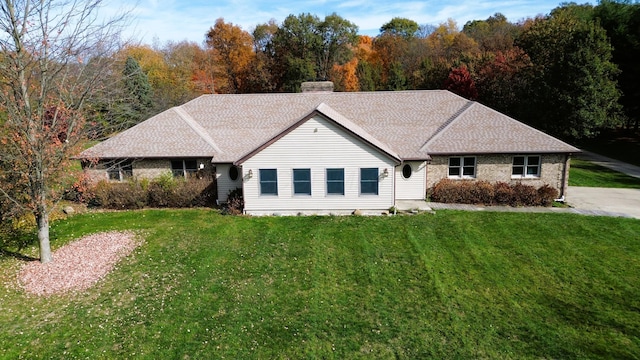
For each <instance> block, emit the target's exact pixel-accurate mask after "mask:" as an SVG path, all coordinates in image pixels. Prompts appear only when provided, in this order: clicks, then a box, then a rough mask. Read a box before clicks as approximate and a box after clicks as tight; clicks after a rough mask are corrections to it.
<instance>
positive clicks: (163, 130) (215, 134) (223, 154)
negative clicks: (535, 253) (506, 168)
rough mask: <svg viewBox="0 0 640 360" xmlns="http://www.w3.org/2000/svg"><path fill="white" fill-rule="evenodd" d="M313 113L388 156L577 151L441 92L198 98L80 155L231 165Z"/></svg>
mask: <svg viewBox="0 0 640 360" xmlns="http://www.w3.org/2000/svg"><path fill="white" fill-rule="evenodd" d="M312 114H319V115H320V116H324V117H325V118H327V119H329V120H331V121H334V122H336V123H338V124H339V125H340V126H342V127H343V128H345V129H346V130H347V131H350V132H351V133H352V134H354V135H356V136H358V137H360V138H361V139H362V140H364V141H366V142H368V143H369V144H371V145H372V146H374V147H377V148H378V149H380V150H381V151H383V152H385V153H387V154H388V155H390V156H392V157H394V158H398V159H401V160H426V159H429V158H430V155H438V154H483V153H572V152H578V151H579V150H578V149H577V148H575V147H573V146H571V145H568V144H566V143H564V142H562V141H560V140H558V139H555V138H553V137H551V136H549V135H547V134H544V133H542V132H540V131H538V130H536V129H533V128H531V127H529V126H527V125H524V124H522V123H520V122H518V121H516V120H514V119H512V118H510V117H508V116H506V115H504V114H502V113H499V112H497V111H495V110H493V109H491V108H488V107H486V106H484V105H482V104H479V103H476V102H472V101H468V100H466V99H464V98H462V97H459V96H457V95H455V94H453V93H451V92H448V91H445V90H423V91H394V92H357V93H336V92H333V93H332V92H318V93H296V94H291V93H279V94H241V95H203V96H200V97H198V98H196V99H194V100H192V101H190V102H188V103H186V104H184V105H182V106H178V107H175V108H172V109H169V110H166V111H164V112H162V113H160V114H158V115H156V116H154V117H152V118H150V119H148V120H146V121H144V122H142V123H140V124H138V125H136V126H134V127H132V128H130V129H128V130H126V131H124V132H122V133H120V134H118V135H116V136H114V137H112V138H110V139H108V140H106V141H104V142H101V143H99V144H97V145H95V146H94V147H92V148H89V149H87V150H85V151H84V152H83V153H82V154H81V155H80V157H84V158H165V157H212V158H213V162H216V163H233V162H238V161H239V160H240V159H243V158H245V157H246V156H248V155H250V154H251V153H252V152H255V151H256V150H257V149H259V148H261V147H263V146H265V144H268V143H269V142H270V141H273V139H277V138H278V137H279V136H280V135H282V134H283V133H284V132H286V131H289V129H291V128H292V127H294V126H295V125H296V124H298V123H300V122H301V121H302V122H304V121H306V119H308V118H309V116H310V115H312Z"/></svg>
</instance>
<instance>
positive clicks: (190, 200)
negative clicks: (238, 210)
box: [82, 174, 216, 210]
mask: <svg viewBox="0 0 640 360" xmlns="http://www.w3.org/2000/svg"><path fill="white" fill-rule="evenodd" d="M215 198H216V190H215V185H214V183H213V182H212V181H211V180H210V179H208V180H207V179H189V180H183V179H175V178H173V177H172V176H171V174H169V175H167V176H161V177H159V178H157V179H153V180H148V179H142V180H129V181H127V182H122V183H112V182H108V181H100V182H98V183H97V184H96V185H94V186H93V187H91V188H88V189H87V190H86V192H84V193H83V196H82V199H85V202H86V203H87V204H88V205H90V206H94V207H101V208H105V209H117V210H132V209H142V208H147V207H151V208H188V207H197V206H213V205H214V204H215Z"/></svg>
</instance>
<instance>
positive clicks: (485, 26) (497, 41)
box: [462, 13, 520, 52]
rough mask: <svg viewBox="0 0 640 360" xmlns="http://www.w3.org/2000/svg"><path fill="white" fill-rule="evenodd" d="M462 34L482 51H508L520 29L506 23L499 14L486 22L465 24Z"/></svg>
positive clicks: (476, 21)
mask: <svg viewBox="0 0 640 360" xmlns="http://www.w3.org/2000/svg"><path fill="white" fill-rule="evenodd" d="M462 32H463V33H464V34H466V35H467V36H469V37H470V38H472V39H474V40H475V41H476V42H477V43H478V45H479V46H480V50H482V51H486V52H496V51H509V50H511V49H512V48H513V43H514V41H515V39H516V38H517V36H518V34H519V33H520V27H519V26H518V25H516V24H512V23H510V22H509V21H507V18H506V17H505V16H504V15H502V14H501V13H496V14H494V15H493V16H489V18H488V19H487V20H473V21H469V22H467V23H466V24H465V25H464V27H463V28H462Z"/></svg>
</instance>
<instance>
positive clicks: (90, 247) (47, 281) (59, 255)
mask: <svg viewBox="0 0 640 360" xmlns="http://www.w3.org/2000/svg"><path fill="white" fill-rule="evenodd" d="M138 245H140V241H139V240H138V239H137V238H136V235H135V234H134V233H133V232H130V231H112V232H104V233H98V234H93V235H88V236H85V237H83V238H81V239H79V240H77V241H74V242H72V243H70V244H68V245H65V246H63V247H61V248H60V249H58V250H56V251H55V252H54V253H53V261H52V262H49V263H46V264H42V263H40V262H36V261H34V262H30V263H27V264H26V265H25V266H24V267H23V268H22V270H21V271H20V273H19V274H18V282H19V284H20V286H21V287H22V288H23V289H24V290H25V291H26V292H27V293H30V294H34V295H39V296H47V295H53V294H61V293H67V292H71V291H80V290H86V289H88V288H90V287H91V286H93V285H94V284H95V283H97V282H98V280H100V279H101V278H103V277H104V276H105V275H107V274H108V273H109V271H111V269H113V266H114V265H115V264H116V263H117V262H118V261H119V260H120V259H121V258H123V257H124V256H127V255H129V254H130V253H131V252H132V251H133V250H134V249H135V248H136V247H137V246H138Z"/></svg>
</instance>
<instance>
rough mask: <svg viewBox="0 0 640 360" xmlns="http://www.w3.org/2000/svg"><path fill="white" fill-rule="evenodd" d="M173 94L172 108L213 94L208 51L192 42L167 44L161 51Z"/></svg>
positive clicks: (210, 62) (210, 61)
mask: <svg viewBox="0 0 640 360" xmlns="http://www.w3.org/2000/svg"><path fill="white" fill-rule="evenodd" d="M160 52H161V53H162V55H163V57H164V60H165V63H166V64H167V70H168V71H169V76H168V77H169V82H170V83H171V84H172V87H173V92H172V93H171V99H170V100H169V101H170V103H171V106H176V105H181V104H184V103H185V102H187V101H189V100H191V99H194V98H196V97H197V96H200V95H202V94H209V93H212V92H213V90H211V86H212V82H211V81H209V80H210V78H211V76H207V75H209V74H210V71H209V69H210V68H211V66H212V60H211V58H210V57H209V56H208V55H209V54H208V53H207V50H206V49H204V48H202V47H201V46H199V45H198V44H196V43H195V42H190V41H180V42H171V41H170V42H167V43H165V44H164V45H163V46H162V49H161V50H160Z"/></svg>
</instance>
